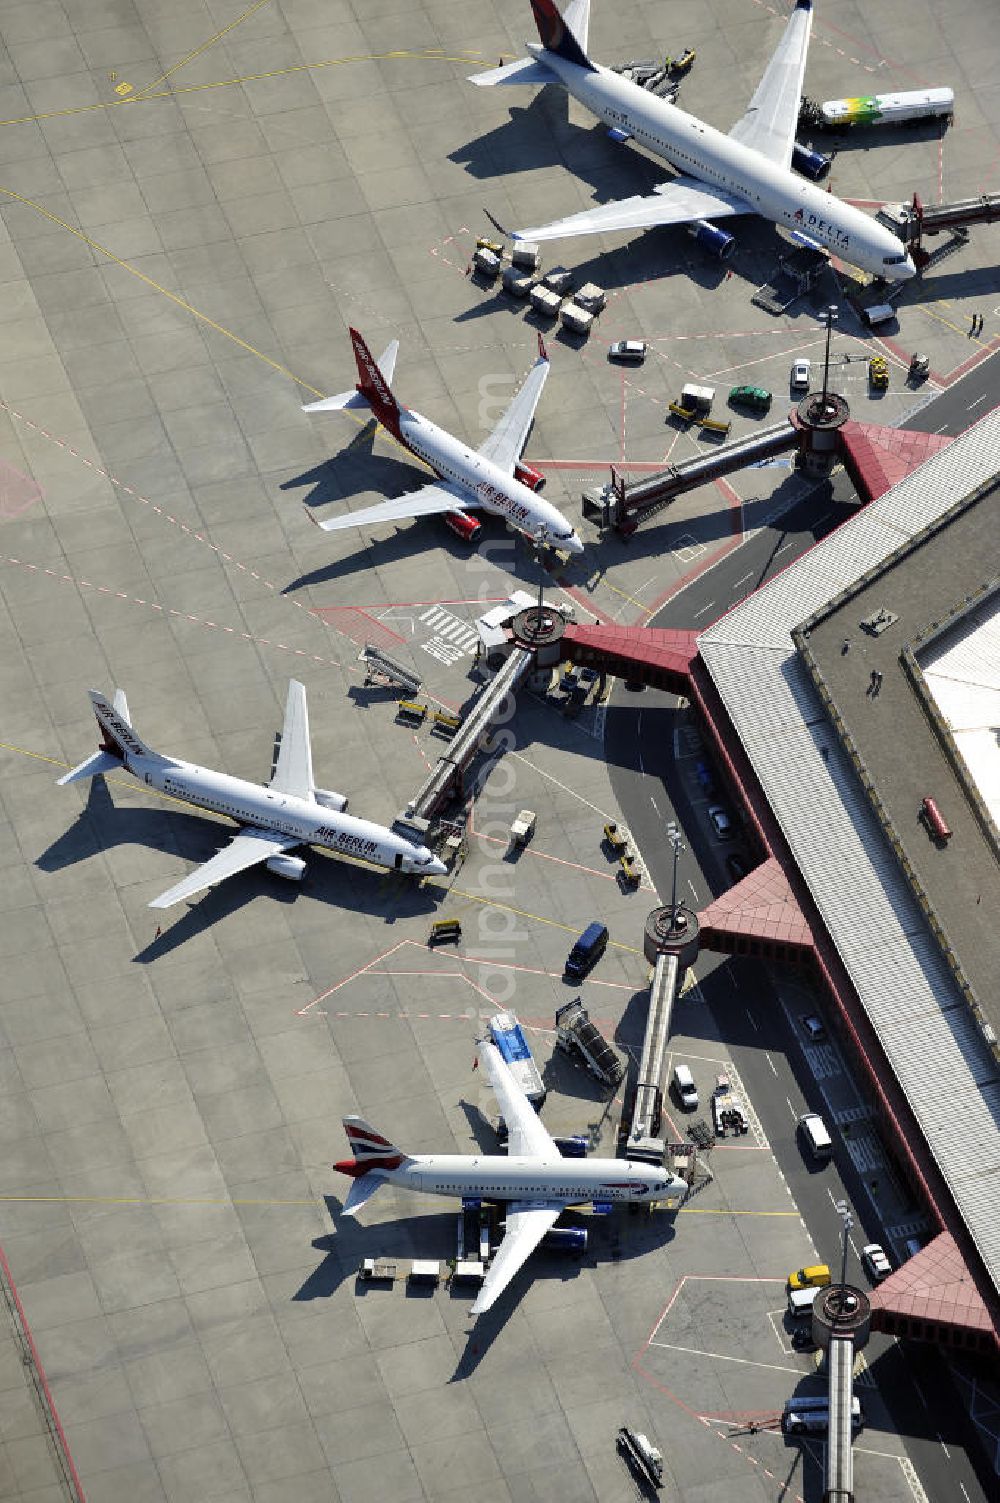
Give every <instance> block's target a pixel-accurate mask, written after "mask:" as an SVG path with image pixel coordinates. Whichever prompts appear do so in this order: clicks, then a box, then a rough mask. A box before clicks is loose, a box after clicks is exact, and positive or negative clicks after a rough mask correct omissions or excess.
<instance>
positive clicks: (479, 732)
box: [406, 613, 534, 819]
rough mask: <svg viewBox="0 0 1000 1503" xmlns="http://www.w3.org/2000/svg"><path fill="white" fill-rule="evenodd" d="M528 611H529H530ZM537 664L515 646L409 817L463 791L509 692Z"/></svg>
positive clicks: (430, 812) (430, 813) (426, 813)
mask: <svg viewBox="0 0 1000 1503" xmlns="http://www.w3.org/2000/svg"><path fill="white" fill-rule="evenodd" d="M526 614H527V613H526ZM533 666H534V652H533V651H532V650H531V649H529V648H524V647H515V648H514V649H513V651H512V652H511V654H510V656H509V657H508V658H507V661H506V662H505V663H504V665H503V667H502V668H501V669H500V670H499V672H498V673H497V674H496V675H495V677H494V678H492V679H491V680H490V682H489V683H488V684H487V686H486V688H485V690H484V691H483V693H482V694H481V695H480V696H479V698H478V699H477V700H476V702H475V704H474V705H473V707H472V709H471V710H470V712H469V714H468V715H467V716H466V717H465V719H464V720H463V721H462V723H461V725H460V726H459V728H458V730H457V731H456V733H455V735H454V736H453V737H452V739H451V741H449V743H448V750H447V751H446V752H444V753H442V755H441V756H440V757H439V758H438V760H437V762H436V763H435V765H434V766H433V767H432V768H431V770H430V772H429V773H428V775H427V777H426V778H425V779H424V781H423V783H422V784H421V785H420V788H419V789H418V790H417V792H416V794H415V795H414V797H413V799H412V801H411V803H410V804H409V805H408V807H407V810H406V818H411V819H412V818H416V819H433V818H434V816H435V815H436V814H439V813H440V812H441V810H442V809H443V808H444V807H445V805H446V804H447V803H448V800H449V799H450V798H452V797H454V796H455V795H458V794H460V793H461V792H462V785H463V777H464V774H465V772H466V771H467V769H468V768H469V766H470V764H471V763H472V760H473V758H474V757H475V756H476V753H477V752H478V751H479V750H480V746H481V743H482V741H483V738H484V737H485V735H486V733H487V731H488V730H489V728H490V726H491V725H492V724H493V721H494V720H495V719H496V717H497V715H498V714H499V712H500V708H501V706H502V705H503V702H504V700H505V699H506V698H507V696H508V694H516V693H517V690H518V689H519V688H520V686H521V684H522V683H523V682H524V679H525V678H526V677H527V675H528V674H529V673H530V672H531V670H532V668H533Z"/></svg>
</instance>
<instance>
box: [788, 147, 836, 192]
mask: <svg viewBox="0 0 1000 1503" xmlns="http://www.w3.org/2000/svg"><path fill="white" fill-rule="evenodd" d="M832 162H833V158H832V157H828V156H825V155H824V154H823V152H821V151H811V150H810V149H809V147H808V146H800V145H799V143H798V141H796V142H795V145H794V146H793V147H792V166H793V167H794V168H795V171H796V172H801V174H802V176H803V177H808V178H811V179H812V181H813V182H814V183H820V182H822V181H823V179H824V178H825V177H826V176H827V175H828V173H829V171H830V167H831V164H832Z"/></svg>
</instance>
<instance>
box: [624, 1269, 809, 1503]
mask: <svg viewBox="0 0 1000 1503" xmlns="http://www.w3.org/2000/svg"><path fill="white" fill-rule="evenodd" d="M688 1279H697V1281H698V1282H699V1283H702V1282H708V1283H726V1284H782V1283H784V1280H783V1279H762V1278H750V1277H745V1276H741V1275H735V1274H734V1275H725V1274H721V1275H720V1274H714V1275H713V1274H706V1275H700V1274H684V1275H682V1277H681V1278H680V1279H679V1280H678V1282H677V1285H676V1287H675V1289H674V1292H673V1294H672V1295H671V1296H670V1298H669V1300H668V1301H667V1303H666V1305H665V1306H664V1308H663V1310H662V1312H661V1313H660V1315H659V1317H658V1319H657V1321H656V1324H655V1325H654V1326H653V1329H652V1330H651V1331H650V1333H649V1335H648V1336H647V1337H646V1340H645V1342H644V1343H643V1345H642V1346H641V1347H640V1349H639V1351H637V1352H636V1354H635V1356H634V1357H633V1358H632V1362H631V1367H632V1371H633V1372H634V1373H636V1374H637V1375H638V1376H639V1377H640V1378H644V1379H645V1380H646V1382H647V1383H649V1384H650V1386H651V1387H653V1388H655V1389H656V1390H657V1392H659V1393H662V1394H663V1395H664V1397H665V1398H668V1399H669V1400H670V1402H671V1403H672V1404H674V1405H676V1407H677V1408H678V1409H679V1410H680V1411H681V1412H682V1413H683V1414H686V1415H687V1416H688V1418H689V1419H693V1420H695V1421H697V1423H698V1424H699V1425H704V1427H705V1428H706V1429H707V1430H709V1432H710V1433H711V1434H712V1435H717V1436H718V1438H719V1439H720V1440H722V1441H725V1442H726V1443H727V1444H728V1445H730V1446H731V1447H732V1449H733V1450H734V1451H735V1452H736V1453H737V1454H738V1455H740V1456H742V1457H743V1459H744V1460H745V1461H748V1462H750V1463H751V1465H752V1466H755V1467H757V1468H758V1469H759V1470H760V1471H761V1472H762V1473H763V1474H764V1476H765V1477H769V1478H770V1479H771V1480H772V1481H773V1482H776V1483H778V1484H779V1485H780V1487H781V1488H782V1492H781V1497H782V1498H783V1499H785V1500H787V1499H788V1498H789V1497H790V1496H793V1497H794V1500H795V1503H805V1499H804V1498H803V1497H802V1495H801V1494H800V1493H795V1494H794V1495H791V1494H789V1493H788V1492H787V1490H786V1488H787V1482H786V1480H785V1479H782V1478H778V1477H776V1476H775V1474H774V1473H773V1472H772V1471H770V1470H769V1469H768V1468H767V1467H766V1466H764V1465H763V1464H762V1463H761V1462H759V1461H758V1460H757V1459H756V1457H754V1456H751V1455H750V1454H749V1453H748V1452H747V1451H745V1450H744V1449H743V1447H742V1446H740V1445H737V1444H736V1442H735V1441H734V1440H732V1439H731V1438H730V1437H729V1436H728V1435H722V1434H720V1432H719V1431H718V1430H713V1429H712V1427H711V1418H710V1417H709V1416H707V1415H703V1414H699V1413H698V1412H697V1410H695V1409H692V1408H691V1405H690V1404H688V1403H686V1402H685V1400H684V1399H682V1398H681V1397H680V1396H679V1395H678V1394H676V1393H674V1391H673V1389H671V1388H668V1387H667V1386H666V1384H665V1383H661V1382H660V1380H659V1378H654V1376H653V1374H652V1373H651V1372H649V1371H648V1370H647V1369H646V1368H645V1367H643V1365H642V1359H643V1358H644V1357H645V1355H646V1353H647V1352H648V1351H649V1349H650V1346H651V1345H652V1342H653V1339H654V1338H655V1336H656V1333H657V1331H658V1330H659V1329H660V1326H661V1325H662V1324H663V1322H664V1321H665V1320H666V1318H667V1316H668V1315H669V1314H670V1311H671V1310H672V1309H673V1307H674V1304H675V1302H676V1300H677V1298H678V1296H679V1294H680V1292H681V1290H682V1289H683V1288H684V1285H685V1284H686V1283H687V1282H688ZM768 1413H770V1411H768Z"/></svg>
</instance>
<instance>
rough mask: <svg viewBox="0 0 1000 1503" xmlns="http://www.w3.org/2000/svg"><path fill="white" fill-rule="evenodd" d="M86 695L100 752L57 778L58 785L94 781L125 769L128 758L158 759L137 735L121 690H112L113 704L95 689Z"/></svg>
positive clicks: (157, 755)
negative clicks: (95, 725)
mask: <svg viewBox="0 0 1000 1503" xmlns="http://www.w3.org/2000/svg"><path fill="white" fill-rule="evenodd" d="M87 692H88V693H89V695H90V702H91V704H92V705H93V707H94V714H95V715H96V717H97V725H98V729H99V730H100V732H101V740H100V745H99V750H98V751H96V752H94V754H93V755H92V756H90V757H87V758H86V759H85V761H83V762H81V763H80V765H79V766H78V767H74V768H73V770H72V771H71V772H67V773H65V774H64V776H63V777H61V778H58V779H57V782H58V784H59V785H60V786H63V785H65V784H66V783H75V782H76V781H77V780H78V779H79V778H96V777H97V776H98V775H99V774H100V773H102V772H114V771H115V769H116V768H120V767H123V766H127V765H128V758H129V757H130V756H131V757H154V758H159V753H158V752H154V751H153V749H152V747H149V746H147V745H146V743H145V741H143V739H142V737H141V736H138V735H137V734H136V732H135V729H134V727H133V725H132V721H131V718H130V716H129V711H128V700H127V699H126V698H125V690H124V689H116V690H115V696H114V701H113V702H110V701H109V700H108V699H107V697H106V696H105V695H104V694H102V693H101V692H100V691H99V690H98V689H90V690H88V691H87ZM160 760H162V759H160Z"/></svg>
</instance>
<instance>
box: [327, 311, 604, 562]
mask: <svg viewBox="0 0 1000 1503" xmlns="http://www.w3.org/2000/svg"><path fill="white" fill-rule="evenodd" d="M351 343H352V344H353V345H354V358H355V360H356V361H357V363H358V376H359V378H360V379H359V381H358V384H357V386H356V387H355V388H354V390H353V391H344V392H341V393H340V395H339V396H336V397H326V398H324V400H323V401H321V402H310V403H309V404H308V406H306V407H303V409H302V410H303V412H336V411H338V410H341V409H343V408H358V407H370V408H371V410H372V412H373V413H374V414H375V416H376V418H377V419H378V421H379V422H380V423H381V424H382V426H383V428H385V429H387V431H388V432H389V433H391V434H392V436H393V437H394V438H395V439H397V440H398V441H399V443H401V444H402V446H403V448H404V449H409V451H410V453H411V454H415V455H416V456H417V458H418V459H422V460H423V462H424V463H425V464H426V465H428V466H429V468H430V469H432V470H433V471H434V473H435V475H437V477H438V478H437V480H436V481H431V482H429V483H428V484H427V485H424V486H421V488H420V489H419V490H416V491H409V492H408V493H407V494H406V495H405V496H397V497H396V498H395V499H394V500H392V501H383V502H381V503H380V504H379V505H378V506H368V507H365V508H363V509H362V510H361V511H352V512H350V513H348V514H347V515H346V516H343V517H328V518H327V520H326V521H325V522H319V523H318V524H317V525H318V526H320V527H322V529H323V531H324V532H334V531H336V530H337V529H339V528H342V527H361V526H363V525H366V524H367V523H369V522H392V521H396V520H398V519H399V518H401V517H425V516H429V515H431V514H433V513H440V514H444V515H447V514H449V513H451V514H452V515H454V514H455V513H456V512H457V513H459V514H462V513H466V512H469V511H473V510H475V509H476V508H478V507H482V508H483V510H484V511H491V512H495V513H496V515H497V516H499V517H503V519H504V521H505V522H509V523H510V524H511V526H512V527H516V528H517V530H518V531H519V532H523V533H525V534H526V535H527V536H528V537H530V538H533V539H534V540H535V541H536V542H541V543H546V544H548V545H549V546H550V547H553V548H557V549H558V550H559V551H560V552H561V553H582V552H583V544H582V543H581V542H580V539H579V538H578V537H577V535H576V533H575V532H574V531H573V528H572V527H571V526H570V524H569V523H568V522H567V520H566V518H565V517H564V516H563V514H562V512H561V511H557V509H556V508H555V507H554V506H550V505H549V503H548V502H547V501H543V500H542V498H541V497H540V496H537V495H536V494H535V492H534V491H533V490H531V489H530V488H529V487H528V486H527V485H525V484H524V480H525V478H527V477H528V475H529V474H530V472H529V471H527V470H526V469H525V467H524V466H522V464H521V462H520V461H521V454H522V452H523V450H524V445H525V443H526V442H527V438H528V430H529V429H530V428H531V424H532V421H533V419H534V416H535V408H536V407H537V406H538V398H539V397H540V396H541V394H542V387H543V386H544V385H545V380H546V377H547V376H548V374H549V357H548V355H547V354H546V353H545V346H544V344H543V343H542V336H541V335H539V336H538V359H537V360H536V361H535V363H534V365H533V366H532V367H531V370H530V371H529V372H528V375H527V377H526V379H525V382H524V384H523V386H522V387H521V389H520V391H519V392H518V393H517V395H516V396H515V397H514V400H513V401H512V402H511V404H510V406H509V407H508V408H507V411H506V412H505V413H504V415H503V417H502V418H501V419H500V421H499V423H498V424H497V426H496V428H494V430H493V432H492V433H491V434H490V436H489V438H488V439H487V440H486V442H485V443H484V444H483V446H482V448H481V449H478V450H476V449H470V448H469V447H468V445H467V444H463V443H462V442H461V440H460V439H457V438H453V437H452V435H451V434H450V433H445V432H444V430H443V429H441V428H439V427H438V426H437V424H436V423H432V422H430V421H429V419H427V418H425V417H421V416H420V414H419V412H411V411H410V410H409V409H408V408H406V407H400V406H399V404H398V403H397V401H396V399H395V397H394V396H393V394H392V392H391V391H390V390H389V383H390V382H391V381H392V373H393V371H394V370H395V367H396V354H397V352H398V350H399V340H398V339H394V340H393V341H392V344H390V345H389V347H388V348H387V349H386V350H385V351H384V352H383V354H382V356H381V358H380V359H379V360H378V361H377V362H376V361H375V360H373V359H372V357H371V354H370V352H369V350H368V346H367V345H366V344H365V342H364V340H363V339H362V337H361V335H360V334H359V333H358V331H357V330H356V329H352V330H351ZM310 515H312V514H311V513H310Z"/></svg>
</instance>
